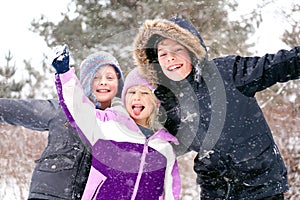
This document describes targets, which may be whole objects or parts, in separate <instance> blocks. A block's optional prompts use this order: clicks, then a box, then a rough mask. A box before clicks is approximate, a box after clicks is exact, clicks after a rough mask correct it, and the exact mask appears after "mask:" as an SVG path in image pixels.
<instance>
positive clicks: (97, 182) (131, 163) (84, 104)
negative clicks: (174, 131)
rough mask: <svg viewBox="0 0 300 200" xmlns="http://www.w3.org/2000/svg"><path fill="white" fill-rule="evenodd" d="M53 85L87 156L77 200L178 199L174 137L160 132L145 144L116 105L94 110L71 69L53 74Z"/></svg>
mask: <svg viewBox="0 0 300 200" xmlns="http://www.w3.org/2000/svg"><path fill="white" fill-rule="evenodd" d="M56 86H57V90H58V95H59V98H60V101H61V102H62V105H63V108H64V110H65V113H66V114H67V116H68V118H69V121H70V123H71V125H72V126H74V127H77V129H78V133H79V135H80V137H81V138H82V139H83V140H84V141H85V142H86V143H87V144H88V145H90V146H91V148H92V152H93V153H92V156H93V158H92V168H91V172H90V175H89V179H88V183H87V186H86V189H85V192H84V197H83V199H143V200H144V199H149V200H150V199H167V200H172V199H179V192H180V180H179V171H178V166H177V161H176V155H175V153H174V150H173V147H172V145H171V144H170V142H174V143H177V139H176V138H175V137H174V136H172V135H171V134H169V133H168V132H167V131H165V130H164V129H161V130H159V131H157V132H156V133H154V135H152V136H151V137H150V138H148V139H147V138H146V137H145V136H144V134H143V133H142V132H141V131H140V129H139V128H138V126H137V125H136V123H135V122H134V121H133V119H131V118H130V117H129V115H128V113H127V112H126V110H125V108H124V107H123V105H122V104H121V102H120V101H119V102H116V101H115V102H113V105H112V108H108V109H106V110H105V111H101V110H97V109H95V106H94V105H93V104H92V103H91V102H90V101H89V99H88V98H87V97H86V96H84V93H83V91H82V88H81V86H80V84H79V82H78V79H77V77H76V75H75V73H74V68H71V69H70V70H69V71H68V72H66V73H64V74H60V75H57V76H56Z"/></svg>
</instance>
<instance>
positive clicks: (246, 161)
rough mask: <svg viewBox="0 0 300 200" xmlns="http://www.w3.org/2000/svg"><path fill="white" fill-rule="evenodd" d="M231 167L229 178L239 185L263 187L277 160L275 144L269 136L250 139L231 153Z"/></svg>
mask: <svg viewBox="0 0 300 200" xmlns="http://www.w3.org/2000/svg"><path fill="white" fill-rule="evenodd" d="M229 158H230V160H231V162H232V163H231V164H229V166H231V167H230V168H229V170H228V171H229V173H228V176H229V178H231V179H232V180H234V182H236V183H237V184H239V185H245V186H258V185H263V184H264V183H265V182H266V180H267V179H269V178H270V177H268V176H270V175H269V173H270V171H271V169H272V165H273V164H274V160H277V159H276V155H275V154H274V151H273V143H272V142H271V140H270V138H269V136H268V135H263V136H261V135H260V136H255V137H253V138H249V139H248V140H247V141H245V142H244V143H243V144H242V145H239V146H237V147H236V148H235V151H234V152H231V153H229Z"/></svg>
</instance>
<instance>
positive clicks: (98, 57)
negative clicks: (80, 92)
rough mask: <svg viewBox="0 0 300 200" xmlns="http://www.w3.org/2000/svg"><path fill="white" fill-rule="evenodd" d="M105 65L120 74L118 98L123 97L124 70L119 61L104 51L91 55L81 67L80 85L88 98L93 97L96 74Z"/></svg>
mask: <svg viewBox="0 0 300 200" xmlns="http://www.w3.org/2000/svg"><path fill="white" fill-rule="evenodd" d="M105 65H111V66H113V67H114V68H115V70H116V72H117V73H118V79H119V84H118V92H117V95H116V96H117V97H121V92H122V88H123V84H124V83H123V74H122V70H121V68H120V65H119V62H118V61H117V59H116V58H115V57H114V56H112V55H111V54H109V53H107V52H104V51H100V52H97V53H94V54H91V55H89V56H88V57H87V58H86V59H85V60H83V61H82V63H81V65H80V83H81V85H82V87H83V89H84V93H85V95H86V96H87V97H89V98H90V97H92V81H93V79H94V77H95V74H96V72H97V71H98V70H99V69H100V67H102V66H105ZM95 103H96V102H95Z"/></svg>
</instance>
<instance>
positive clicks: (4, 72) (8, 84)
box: [0, 51, 24, 98]
mask: <svg viewBox="0 0 300 200" xmlns="http://www.w3.org/2000/svg"><path fill="white" fill-rule="evenodd" d="M12 59H13V56H12V54H11V52H10V51H9V52H8V54H7V55H6V56H5V60H6V64H5V65H2V66H0V97H1V98H20V97H21V91H22V88H23V86H24V81H16V80H15V78H14V75H15V74H16V67H15V64H14V65H12V64H11V62H12Z"/></svg>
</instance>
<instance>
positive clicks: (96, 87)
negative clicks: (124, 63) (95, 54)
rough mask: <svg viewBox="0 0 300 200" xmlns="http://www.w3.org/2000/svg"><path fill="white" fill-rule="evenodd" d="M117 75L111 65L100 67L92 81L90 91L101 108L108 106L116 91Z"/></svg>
mask: <svg viewBox="0 0 300 200" xmlns="http://www.w3.org/2000/svg"><path fill="white" fill-rule="evenodd" d="M118 83H119V80H118V76H117V73H116V70H115V68H114V67H113V66H111V65H106V66H102V67H100V69H99V70H98V71H97V72H96V74H95V77H94V79H93V82H92V93H93V94H94V95H95V96H96V98H97V101H98V102H100V103H101V109H105V108H107V107H110V105H111V101H112V99H113V98H114V97H115V96H116V94H117V92H118Z"/></svg>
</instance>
